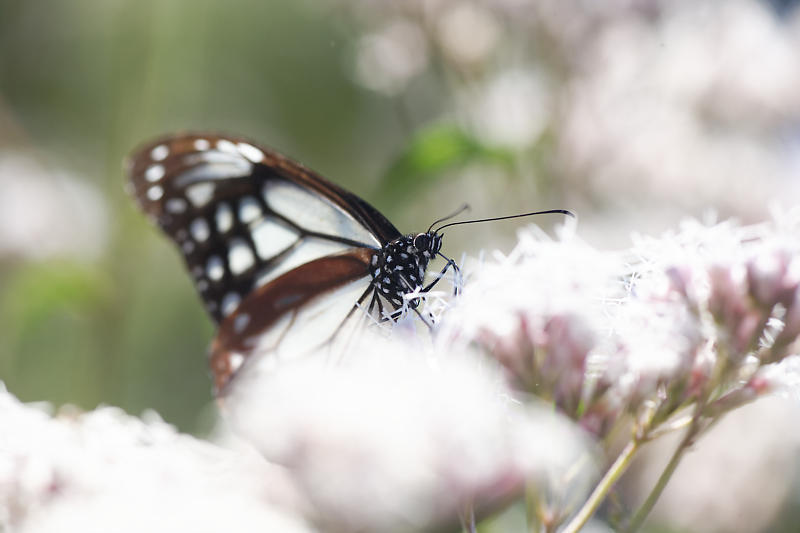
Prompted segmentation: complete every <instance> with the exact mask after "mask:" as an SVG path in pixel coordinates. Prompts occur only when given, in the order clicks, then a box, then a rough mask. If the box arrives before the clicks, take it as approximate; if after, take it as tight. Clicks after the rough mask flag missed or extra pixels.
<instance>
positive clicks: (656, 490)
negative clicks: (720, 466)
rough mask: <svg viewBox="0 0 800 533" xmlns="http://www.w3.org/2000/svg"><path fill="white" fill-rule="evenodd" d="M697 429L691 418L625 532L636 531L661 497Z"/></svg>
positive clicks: (632, 532)
mask: <svg viewBox="0 0 800 533" xmlns="http://www.w3.org/2000/svg"><path fill="white" fill-rule="evenodd" d="M698 430H699V425H698V424H697V423H696V419H693V423H692V424H691V425H690V426H689V429H688V430H687V431H686V435H684V437H683V440H681V442H680V444H679V445H678V447H677V448H676V449H675V451H674V452H673V454H672V457H670V459H669V463H667V466H666V468H665V469H664V471H663V472H661V475H660V476H659V477H658V481H657V482H656V484H655V486H654V487H653V490H651V491H650V494H649V495H648V496H647V499H646V500H645V501H644V503H643V504H642V505H641V506H640V507H639V509H637V510H636V513H634V515H633V517H632V518H631V521H630V523H628V527H627V528H625V533H634V532H635V531H637V530H638V529H639V528H640V527H641V526H642V524H643V523H644V521H645V519H646V518H647V516H648V515H649V514H650V511H652V510H653V507H654V506H655V504H656V501H658V498H660V497H661V493H662V492H664V488H665V487H666V486H667V483H668V482H669V480H670V478H672V474H674V473H675V469H676V468H678V464H679V463H680V462H681V459H682V458H683V454H684V453H686V450H688V449H689V446H690V445H691V444H692V442H693V441H694V438H695V436H696V435H697V433H698Z"/></svg>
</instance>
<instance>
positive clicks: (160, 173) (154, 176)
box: [144, 165, 164, 183]
mask: <svg viewBox="0 0 800 533" xmlns="http://www.w3.org/2000/svg"><path fill="white" fill-rule="evenodd" d="M163 177H164V165H150V166H149V167H147V170H145V171H144V179H146V180H147V181H149V182H150V183H153V182H156V181H158V180H160V179H161V178H163Z"/></svg>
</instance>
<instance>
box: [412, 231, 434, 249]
mask: <svg viewBox="0 0 800 533" xmlns="http://www.w3.org/2000/svg"><path fill="white" fill-rule="evenodd" d="M430 245H431V239H430V237H429V236H428V234H427V233H420V234H419V235H417V236H416V237H414V247H415V248H416V249H417V250H429V249H430Z"/></svg>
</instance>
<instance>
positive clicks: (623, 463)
mask: <svg viewBox="0 0 800 533" xmlns="http://www.w3.org/2000/svg"><path fill="white" fill-rule="evenodd" d="M641 444H642V442H641V441H640V440H639V439H637V438H635V437H634V438H633V439H631V441H630V442H628V444H627V445H625V448H624V449H623V450H622V452H621V453H620V454H619V456H618V457H617V459H616V460H615V461H614V464H612V465H611V467H610V468H609V469H608V471H607V472H606V474H605V475H604V476H603V479H601V480H600V483H598V484H597V487H595V489H594V491H592V494H591V495H590V496H589V499H588V500H586V503H584V504H583V507H581V509H580V511H578V514H576V515H575V517H574V518H573V519H572V520H571V521H570V523H569V524H567V526H566V527H565V528H564V529H563V530H562V532H561V533H577V532H578V531H579V530H580V529H581V528H582V527H583V526H584V525H586V522H588V521H589V519H590V518H591V517H592V515H593V514H594V512H595V511H596V510H597V508H598V507H600V504H601V503H603V500H604V499H605V498H606V496H607V495H608V493H609V491H610V490H611V488H612V487H613V486H614V483H616V481H617V480H618V479H619V478H620V476H621V475H622V474H623V473H624V472H625V470H627V468H628V466H629V465H630V463H631V460H632V459H633V456H634V454H636V452H637V451H638V450H639V447H640V446H641Z"/></svg>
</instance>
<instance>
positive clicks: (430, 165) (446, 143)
mask: <svg viewBox="0 0 800 533" xmlns="http://www.w3.org/2000/svg"><path fill="white" fill-rule="evenodd" d="M512 159H513V154H512V153H511V152H510V151H509V150H505V149H500V148H494V147H490V146H487V145H486V144H484V143H483V142H481V141H480V140H479V139H478V138H476V137H475V136H473V135H471V134H470V133H468V132H466V131H464V130H463V129H462V128H460V127H458V126H456V125H453V124H437V125H433V126H429V127H426V128H423V129H421V130H419V131H417V133H416V134H415V135H414V136H413V137H412V139H411V141H410V142H409V144H408V146H407V147H406V149H405V150H404V151H403V152H402V153H401V154H400V156H399V157H398V158H397V159H396V160H395V161H394V163H393V164H392V166H391V167H390V168H389V170H388V172H387V173H386V177H385V179H384V182H383V184H382V192H383V193H384V195H387V196H392V197H394V198H396V197H397V196H398V195H404V194H410V193H411V192H418V191H419V189H420V187H421V186H425V185H430V184H432V183H434V182H435V181H436V180H437V179H440V178H441V177H443V176H444V175H445V173H446V171H448V170H452V169H454V168H458V167H461V166H464V165H466V164H468V163H474V162H478V161H485V162H491V163H495V164H502V165H509V164H511V162H512Z"/></svg>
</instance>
